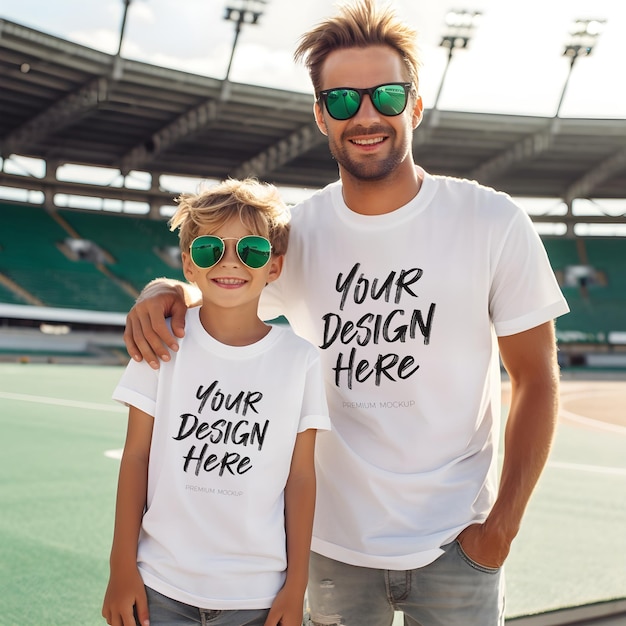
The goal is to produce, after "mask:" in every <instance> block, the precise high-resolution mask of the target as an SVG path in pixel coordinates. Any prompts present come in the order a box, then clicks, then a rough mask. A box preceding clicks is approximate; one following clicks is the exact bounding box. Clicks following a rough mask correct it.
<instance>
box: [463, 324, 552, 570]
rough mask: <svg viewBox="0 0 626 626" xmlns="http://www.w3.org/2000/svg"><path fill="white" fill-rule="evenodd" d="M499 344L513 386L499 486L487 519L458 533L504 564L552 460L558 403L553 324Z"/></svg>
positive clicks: (475, 550)
mask: <svg viewBox="0 0 626 626" xmlns="http://www.w3.org/2000/svg"><path fill="white" fill-rule="evenodd" d="M499 344H500V354H501V355H502V362H503V364H504V367H505V368H506V370H507V372H508V374H509V377H510V379H511V391H512V395H511V407H510V410H509V416H508V418H507V423H506V430H505V440H504V461H503V464H502V472H501V479H500V488H499V490H498V497H497V498H496V501H495V503H494V506H493V508H492V509H491V512H490V513H489V516H488V517H487V519H486V520H485V522H484V523H483V524H474V525H472V526H469V527H468V528H466V529H465V530H464V531H463V532H462V533H461V534H460V535H459V537H458V540H459V542H460V543H461V546H462V547H463V550H464V551H465V552H466V553H467V555H468V556H469V557H470V558H472V559H474V560H475V561H477V562H478V563H480V564H482V565H486V566H491V567H500V566H501V565H502V564H503V563H504V560H505V559H506V557H507V555H508V553H509V549H510V547H511V542H512V541H513V539H514V538H515V536H516V535H517V533H518V531H519V528H520V525H521V522H522V516H523V514H524V511H525V509H526V505H527V504H528V501H529V500H530V496H531V494H532V492H533V489H534V488H535V485H536V484H537V481H538V480H539V476H540V474H541V472H542V470H543V468H544V465H545V464H546V461H547V459H548V455H549V452H550V448H551V445H552V440H553V438H554V433H555V429H556V422H557V416H558V405H559V368H558V364H557V358H556V341H555V338H554V324H553V323H552V322H546V323H545V324H541V325H540V326H537V327H535V328H532V329H530V330H527V331H525V332H521V333H518V334H515V335H510V336H508V337H500V339H499Z"/></svg>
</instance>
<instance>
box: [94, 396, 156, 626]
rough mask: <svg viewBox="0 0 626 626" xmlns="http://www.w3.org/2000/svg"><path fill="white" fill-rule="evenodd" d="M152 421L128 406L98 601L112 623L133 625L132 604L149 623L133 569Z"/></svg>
mask: <svg viewBox="0 0 626 626" xmlns="http://www.w3.org/2000/svg"><path fill="white" fill-rule="evenodd" d="M153 421H154V420H153V418H152V416H150V415H148V414H147V413H144V412H143V411H140V410H139V409H137V408H135V407H132V406H131V407H130V408H129V413H128V431H127V433H126V443H125V445H124V453H123V455H122V462H121V464H120V475H119V482H118V487H117V504H116V509H115V529H114V532H113V547H112V549H111V558H110V568H111V573H110V577H109V584H108V586H107V590H106V594H105V596H104V603H103V605H102V616H103V617H104V618H105V619H106V620H107V623H108V624H111V625H112V626H135V624H136V622H135V617H134V615H133V607H136V610H137V617H138V619H139V623H140V624H148V623H149V616H148V603H147V599H146V593H145V588H144V585H143V581H142V579H141V575H140V574H139V570H138V569H137V543H138V540H139V530H140V528H141V519H142V517H143V513H144V509H145V507H146V498H147V488H148V460H149V457H150V442H151V438H152V426H153Z"/></svg>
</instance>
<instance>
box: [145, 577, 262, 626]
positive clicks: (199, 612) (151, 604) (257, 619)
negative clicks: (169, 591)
mask: <svg viewBox="0 0 626 626" xmlns="http://www.w3.org/2000/svg"><path fill="white" fill-rule="evenodd" d="M146 593H147V594H148V610H149V611H150V626H196V625H197V624H200V625H201V626H263V624H264V623H265V620H266V619H267V614H268V612H269V609H259V610H254V611H211V610H209V609H198V608H196V607H195V606H190V605H188V604H184V603H183V602H178V601H177V600H172V599H171V598H168V597H167V596H164V595H162V594H160V593H158V592H157V591H154V589H150V588H149V587H146Z"/></svg>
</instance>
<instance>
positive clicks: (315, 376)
mask: <svg viewBox="0 0 626 626" xmlns="http://www.w3.org/2000/svg"><path fill="white" fill-rule="evenodd" d="M309 428H316V429H317V430H330V417H329V416H328V404H327V402H326V392H325V391H324V377H323V375H322V364H321V361H320V357H319V355H318V354H317V350H316V349H315V348H314V347H313V346H311V358H310V359H309V366H308V368H307V372H306V380H305V384H304V394H303V398H302V411H301V413H300V423H299V425H298V432H299V433H301V432H304V431H305V430H308V429H309Z"/></svg>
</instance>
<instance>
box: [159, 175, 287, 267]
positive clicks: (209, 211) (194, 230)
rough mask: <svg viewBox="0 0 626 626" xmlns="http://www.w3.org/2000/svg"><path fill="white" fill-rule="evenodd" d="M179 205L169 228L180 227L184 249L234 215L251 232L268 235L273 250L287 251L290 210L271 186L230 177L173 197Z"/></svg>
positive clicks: (186, 249)
mask: <svg viewBox="0 0 626 626" xmlns="http://www.w3.org/2000/svg"><path fill="white" fill-rule="evenodd" d="M176 202H177V203H178V208H177V209H176V212H175V213H174V215H173V216H172V217H171V219H170V221H169V227H170V230H176V228H179V232H178V237H179V240H180V248H181V250H182V251H183V252H188V251H189V246H190V245H191V242H192V241H193V240H194V239H195V238H196V237H197V236H198V235H200V234H205V233H207V232H215V231H216V230H219V228H220V227H222V226H223V225H224V224H225V223H226V222H227V221H228V220H230V219H231V218H232V217H233V216H238V217H239V219H240V220H241V223H242V224H243V225H244V226H245V227H246V228H247V229H248V230H249V231H250V232H251V233H252V234H253V235H261V236H263V237H267V238H268V239H269V240H270V242H271V244H272V253H273V254H276V255H280V254H285V252H287V243H288V241H289V220H290V217H291V215H290V211H289V209H288V208H287V206H286V205H285V203H284V202H283V201H282V199H281V197H280V194H279V193H278V190H277V189H276V187H274V186H273V185H270V184H268V183H261V182H259V181H258V180H256V179H253V178H246V179H244V180H235V179H233V178H229V179H227V180H224V181H222V182H221V183H218V184H217V185H215V186H214V187H210V188H209V189H206V190H204V191H202V192H200V193H198V194H190V193H184V194H181V195H180V196H179V197H178V198H176Z"/></svg>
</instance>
